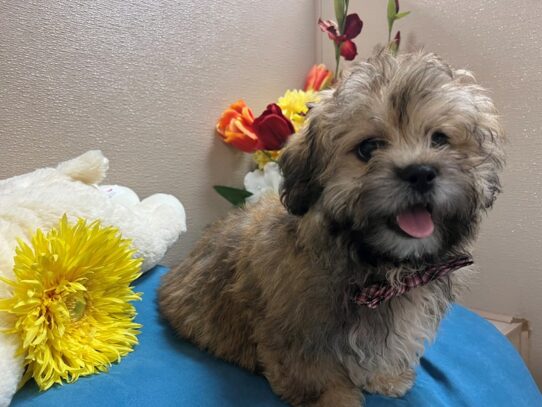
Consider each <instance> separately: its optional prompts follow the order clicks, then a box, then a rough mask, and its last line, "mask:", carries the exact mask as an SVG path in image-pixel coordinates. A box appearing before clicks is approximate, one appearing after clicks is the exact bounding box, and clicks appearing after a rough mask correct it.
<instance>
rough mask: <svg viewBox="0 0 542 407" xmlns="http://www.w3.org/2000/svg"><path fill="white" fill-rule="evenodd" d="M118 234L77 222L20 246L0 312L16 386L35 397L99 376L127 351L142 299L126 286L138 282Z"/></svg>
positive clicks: (136, 267)
mask: <svg viewBox="0 0 542 407" xmlns="http://www.w3.org/2000/svg"><path fill="white" fill-rule="evenodd" d="M134 253H135V250H134V249H132V248H131V242H130V241H129V240H125V239H122V237H121V236H120V233H119V231H118V229H116V228H114V227H102V226H101V225H100V222H99V221H95V222H93V223H91V224H88V225H87V224H86V222H85V221H84V220H82V219H80V220H79V221H78V222H77V223H75V224H69V223H68V219H67V217H66V215H64V217H63V218H62V219H61V221H60V223H59V225H58V227H55V228H53V229H51V230H50V231H49V232H48V233H47V234H44V233H43V232H42V231H41V230H39V229H38V231H37V232H36V234H35V235H34V236H33V237H32V240H31V244H30V245H28V244H26V243H24V242H23V241H19V246H18V247H17V249H16V252H15V259H14V260H15V265H14V268H13V271H14V274H15V281H11V280H7V279H5V278H0V279H1V280H2V281H3V282H5V283H7V284H9V285H10V286H11V289H12V293H13V295H12V297H11V298H6V299H2V300H0V311H5V312H9V313H11V314H13V315H14V316H15V318H14V319H15V321H14V326H13V327H12V328H11V329H9V330H8V332H9V333H13V334H16V335H19V336H20V340H21V348H20V349H19V352H20V354H22V355H24V363H25V368H26V371H25V376H24V378H23V381H26V380H28V379H30V378H31V377H33V378H34V380H35V381H36V383H37V384H38V386H39V388H40V389H41V390H46V389H48V388H49V387H51V386H52V385H53V384H54V383H62V381H66V382H73V381H75V380H77V379H78V378H79V377H80V376H86V375H89V374H93V373H96V372H102V371H106V370H107V369H108V368H109V366H110V365H111V363H112V362H115V361H119V360H120V358H121V357H122V356H124V355H126V354H127V353H129V352H131V351H132V347H133V346H134V345H135V344H137V338H136V335H137V334H139V331H138V329H139V328H140V327H141V325H139V324H136V323H135V322H133V319H134V317H135V315H136V311H135V308H134V306H133V305H132V304H130V302H129V301H134V300H139V299H141V294H140V293H134V291H133V289H132V287H131V286H130V284H131V283H132V282H133V281H134V280H135V279H136V278H137V277H139V276H140V275H141V271H140V270H141V262H142V260H141V259H134V257H133V256H134Z"/></svg>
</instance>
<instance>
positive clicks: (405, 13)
mask: <svg viewBox="0 0 542 407" xmlns="http://www.w3.org/2000/svg"><path fill="white" fill-rule="evenodd" d="M409 14H410V11H403V12H402V13H398V14H396V15H395V20H399V19H401V18H403V17H406V16H408V15H409Z"/></svg>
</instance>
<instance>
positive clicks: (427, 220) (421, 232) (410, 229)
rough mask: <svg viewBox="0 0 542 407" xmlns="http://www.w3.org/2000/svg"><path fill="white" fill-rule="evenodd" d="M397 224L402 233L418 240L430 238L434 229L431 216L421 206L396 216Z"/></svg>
mask: <svg viewBox="0 0 542 407" xmlns="http://www.w3.org/2000/svg"><path fill="white" fill-rule="evenodd" d="M397 224H398V225H399V227H400V228H401V230H402V231H403V232H405V233H406V234H408V235H410V236H412V237H415V238H418V239H421V238H424V237H428V236H431V234H432V233H433V230H434V229H435V225H434V224H433V219H431V214H430V213H429V212H428V211H427V209H425V208H424V207H423V206H421V205H416V206H413V207H412V208H410V209H407V210H406V211H404V212H401V213H400V214H399V215H397Z"/></svg>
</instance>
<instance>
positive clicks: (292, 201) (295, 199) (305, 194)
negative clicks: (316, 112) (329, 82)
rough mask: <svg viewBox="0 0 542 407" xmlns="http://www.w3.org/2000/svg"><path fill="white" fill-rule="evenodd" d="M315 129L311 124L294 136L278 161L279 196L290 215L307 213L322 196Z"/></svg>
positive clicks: (313, 124)
mask: <svg viewBox="0 0 542 407" xmlns="http://www.w3.org/2000/svg"><path fill="white" fill-rule="evenodd" d="M315 129H316V125H315V123H313V122H311V123H309V124H308V125H307V126H305V128H304V129H303V130H302V131H301V132H300V133H299V134H296V135H294V136H293V137H292V138H291V139H290V142H289V144H288V145H287V146H286V147H285V149H284V151H283V153H282V155H281V156H280V159H279V165H280V168H281V170H282V175H283V182H282V185H281V193H280V197H281V200H282V203H283V204H284V206H285V207H286V209H288V212H290V213H291V214H293V215H298V216H301V215H304V214H305V213H307V211H308V210H309V208H310V207H311V206H312V205H313V204H314V203H315V202H316V201H317V200H318V197H319V196H320V194H321V193H322V186H321V185H320V184H319V182H318V180H317V176H318V173H319V172H320V171H319V169H318V167H319V165H318V160H319V157H318V154H317V140H316V138H317V135H316V133H315V131H316V130H315Z"/></svg>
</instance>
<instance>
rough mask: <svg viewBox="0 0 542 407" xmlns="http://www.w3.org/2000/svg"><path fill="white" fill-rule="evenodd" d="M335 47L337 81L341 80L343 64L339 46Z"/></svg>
mask: <svg viewBox="0 0 542 407" xmlns="http://www.w3.org/2000/svg"><path fill="white" fill-rule="evenodd" d="M334 45H335V80H338V79H339V65H340V63H341V50H340V48H339V45H338V44H334Z"/></svg>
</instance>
